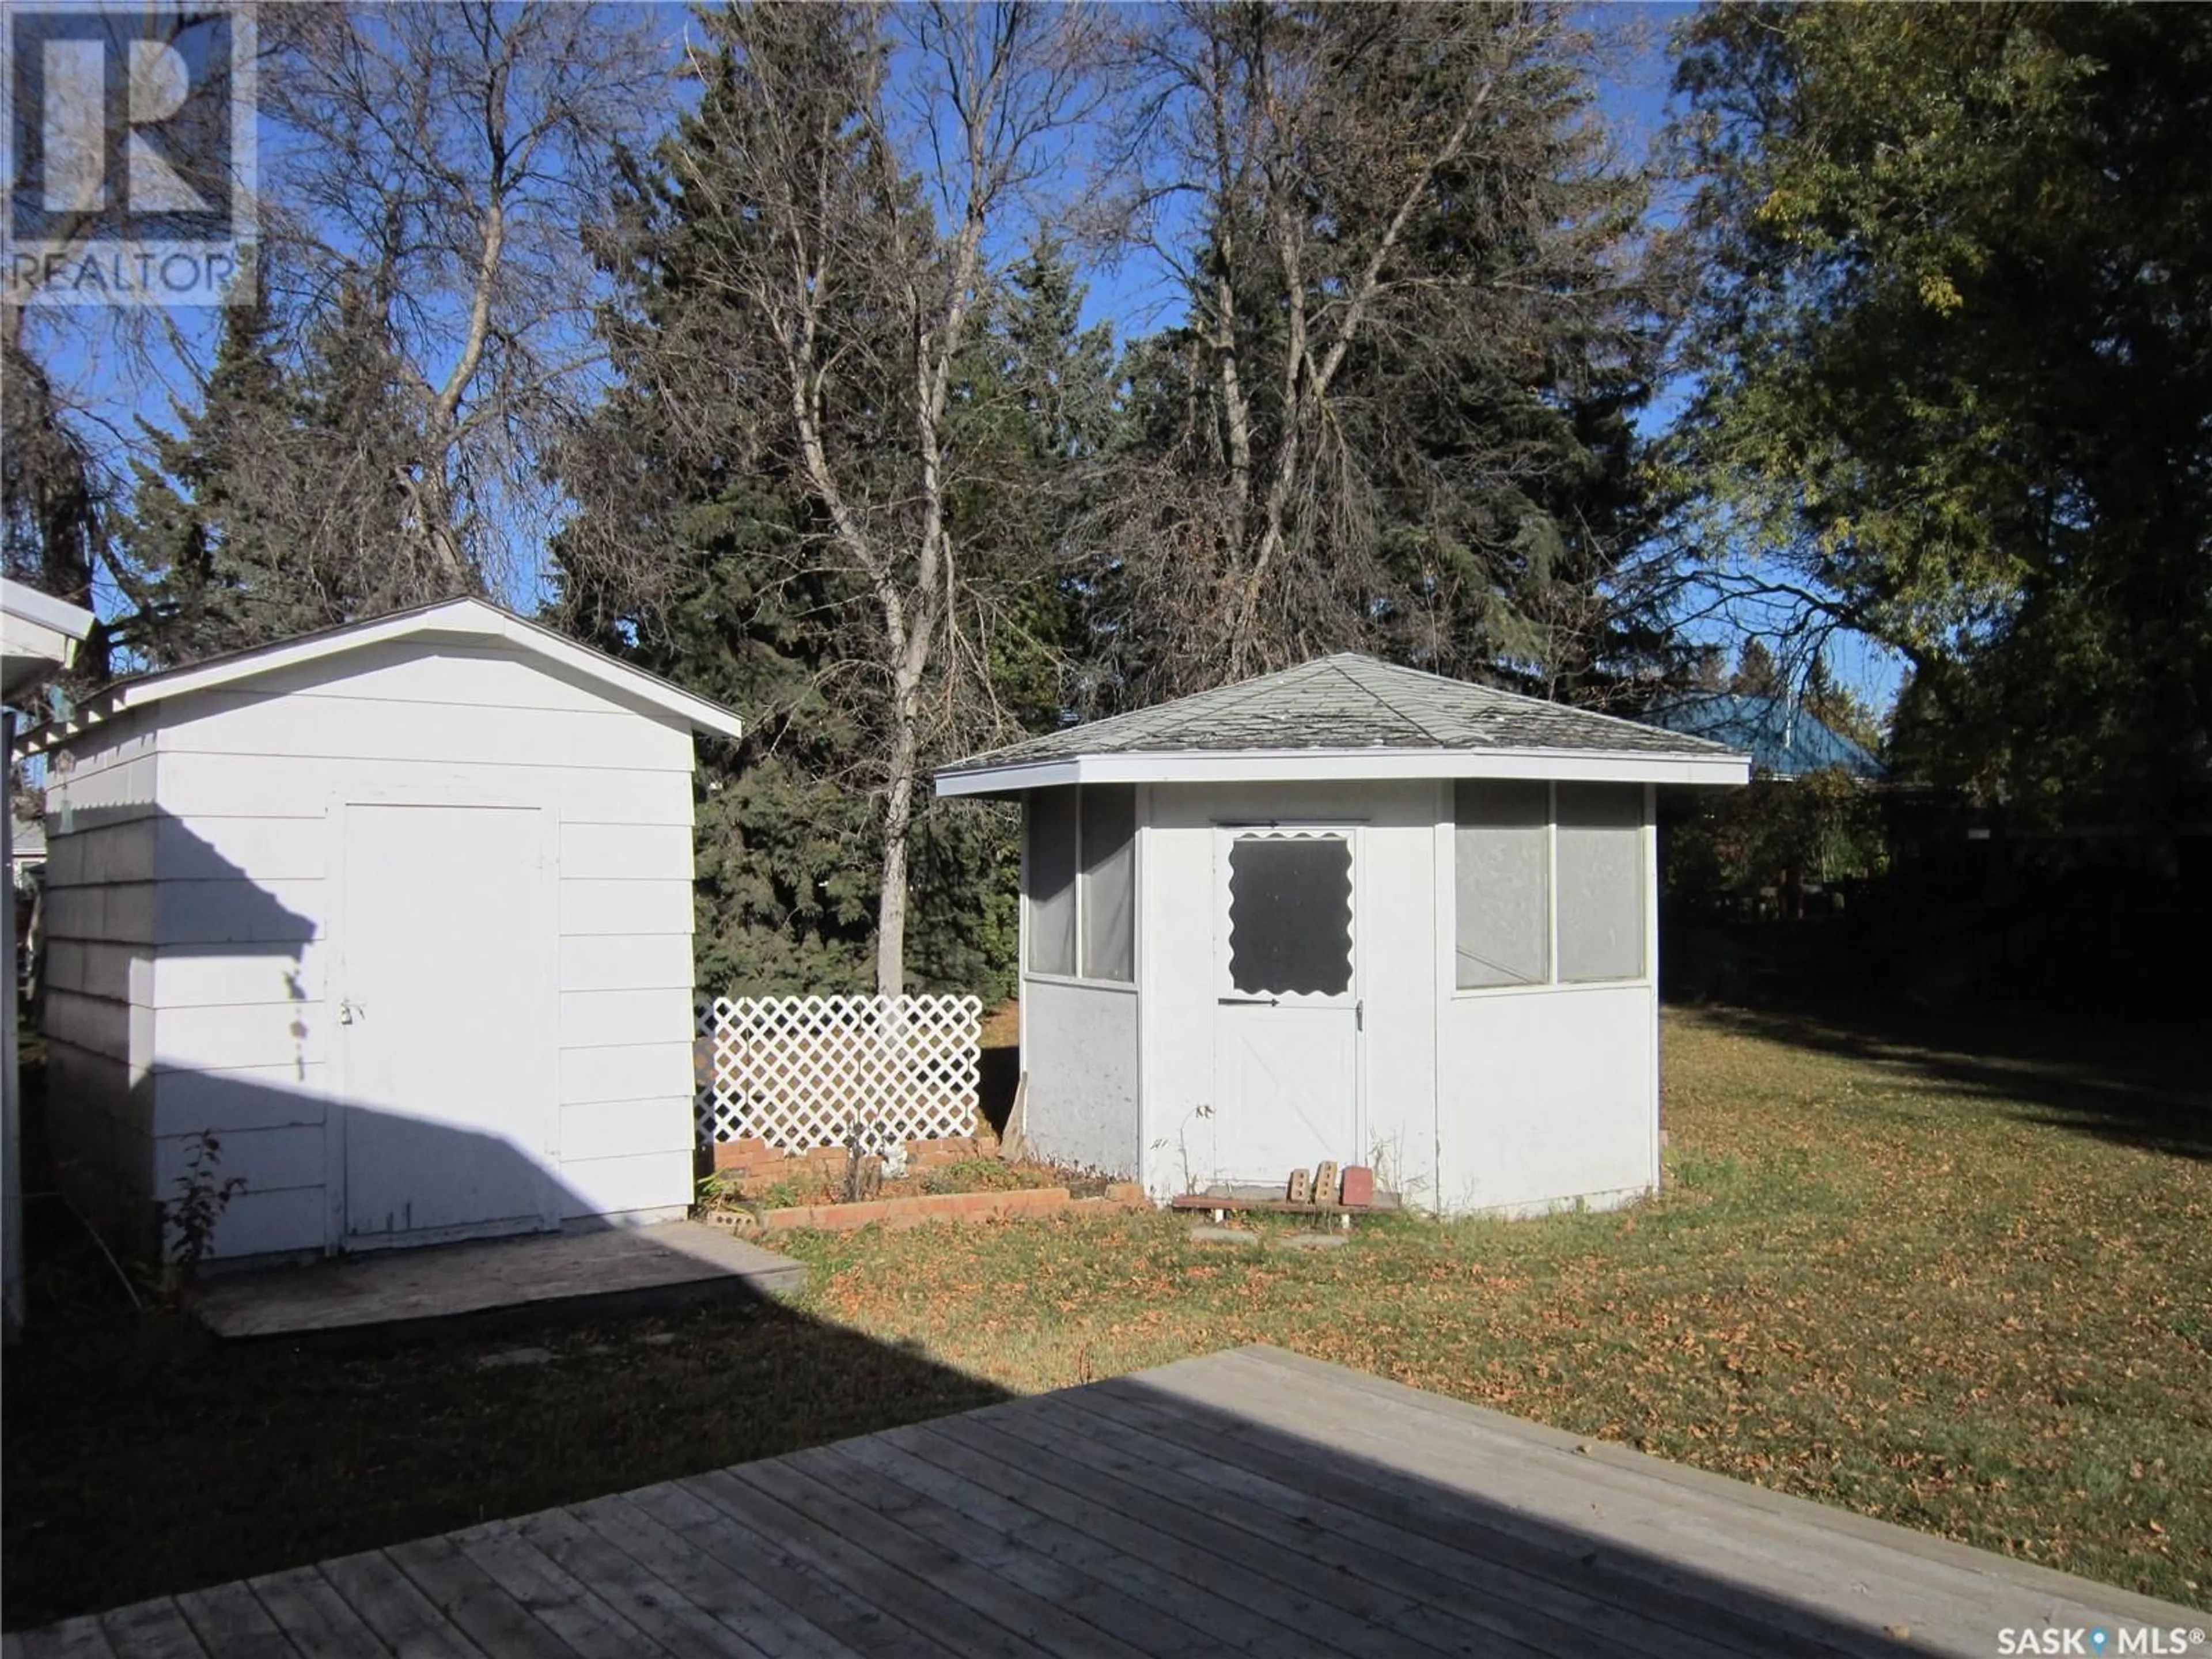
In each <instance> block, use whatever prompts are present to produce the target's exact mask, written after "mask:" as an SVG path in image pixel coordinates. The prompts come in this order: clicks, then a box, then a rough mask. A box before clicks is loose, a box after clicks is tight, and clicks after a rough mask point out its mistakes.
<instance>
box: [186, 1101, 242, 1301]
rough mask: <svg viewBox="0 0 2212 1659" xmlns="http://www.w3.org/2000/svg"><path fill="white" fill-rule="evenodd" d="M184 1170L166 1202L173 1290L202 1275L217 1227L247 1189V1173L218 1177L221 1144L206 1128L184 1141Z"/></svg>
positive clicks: (187, 1288) (189, 1283)
mask: <svg viewBox="0 0 2212 1659" xmlns="http://www.w3.org/2000/svg"><path fill="white" fill-rule="evenodd" d="M185 1144H186V1146H187V1147H188V1148H189V1150H188V1151H187V1152H185V1172H184V1173H183V1174H182V1175H180V1176H178V1177H177V1180H176V1188H177V1195H176V1197H174V1198H173V1199H171V1200H169V1202H168V1205H167V1211H168V1215H167V1220H168V1225H169V1274H168V1285H169V1289H170V1290H171V1291H173V1292H181V1291H186V1290H189V1289H191V1285H192V1281H193V1280H194V1279H197V1278H198V1277H199V1271H200V1263H201V1262H203V1261H205V1260H206V1259H207V1255H208V1252H209V1251H210V1250H211V1249H214V1248H215V1230H216V1226H217V1225H219V1224H220V1223H221V1222H222V1213H223V1212H224V1211H225V1210H228V1208H229V1207H230V1200H232V1199H234V1198H235V1197H237V1196H238V1194H240V1192H242V1191H244V1190H245V1188H246V1177H245V1176H228V1177H219V1176H217V1174H216V1171H217V1170H219V1169H221V1167H222V1142H221V1141H219V1140H217V1139H216V1138H215V1137H214V1136H213V1135H212V1134H210V1133H208V1132H207V1131H206V1130H204V1129H203V1130H201V1131H200V1133H197V1134H196V1135H193V1136H191V1138H190V1139H189V1140H188V1141H187V1142H186V1143H185Z"/></svg>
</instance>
